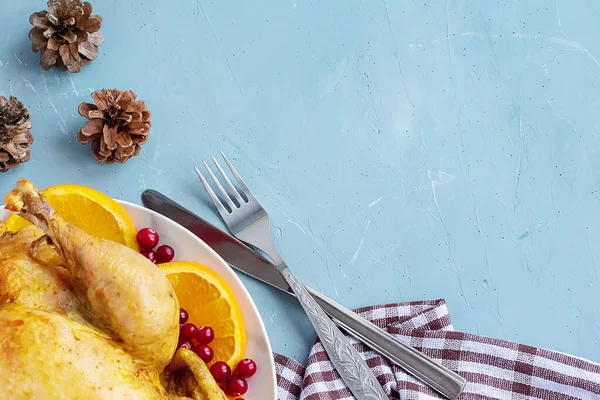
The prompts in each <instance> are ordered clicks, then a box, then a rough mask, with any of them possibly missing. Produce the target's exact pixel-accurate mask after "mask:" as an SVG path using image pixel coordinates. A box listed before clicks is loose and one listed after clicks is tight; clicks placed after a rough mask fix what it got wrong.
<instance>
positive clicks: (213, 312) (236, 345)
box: [159, 261, 246, 368]
mask: <svg viewBox="0 0 600 400" xmlns="http://www.w3.org/2000/svg"><path fill="white" fill-rule="evenodd" d="M159 267H160V269H161V270H162V271H163V272H164V273H165V274H166V275H167V278H168V279H169V281H171V284H172V285H173V289H174V290H175V293H176V294H177V299H178V300H179V305H180V306H181V307H182V308H184V309H185V310H186V311H187V312H188V314H189V316H190V319H189V322H191V323H193V324H194V325H196V326H203V325H204V326H211V327H212V328H213V329H214V330H215V339H214V340H213V341H212V342H211V343H210V344H209V346H210V347H212V349H213V350H214V352H215V357H214V358H213V362H215V361H225V362H226V363H228V364H229V365H230V366H231V367H232V368H234V367H235V366H236V365H237V363H238V362H239V361H240V360H241V359H242V358H244V354H245V352H246V330H245V328H244V318H243V316H242V310H241V309H240V306H239V304H238V302H237V300H236V299H235V295H234V294H233V291H232V290H231V288H230V287H229V285H228V284H227V282H225V280H224V279H223V278H221V277H220V276H219V275H218V274H217V273H216V272H215V271H213V270H212V269H210V268H208V267H207V266H205V265H202V264H199V263H196V262H192V261H177V262H171V263H165V264H160V265H159ZM210 364H212V363H209V365H210Z"/></svg>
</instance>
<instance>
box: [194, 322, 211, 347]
mask: <svg viewBox="0 0 600 400" xmlns="http://www.w3.org/2000/svg"><path fill="white" fill-rule="evenodd" d="M214 338H215V331H214V330H213V328H211V327H210V326H201V327H200V328H198V330H197V331H196V336H194V339H196V340H197V341H198V343H202V344H209V343H210V342H212V341H213V339H214Z"/></svg>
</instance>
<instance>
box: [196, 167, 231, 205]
mask: <svg viewBox="0 0 600 400" xmlns="http://www.w3.org/2000/svg"><path fill="white" fill-rule="evenodd" d="M194 169H195V170H196V174H198V178H200V181H201V182H202V184H203V185H204V189H206V191H207V192H208V195H209V196H210V199H211V200H212V202H213V203H214V205H215V207H217V210H218V211H219V213H220V214H221V215H225V214H229V211H228V210H227V209H226V208H225V206H224V205H223V203H221V200H219V198H218V197H217V195H216V194H215V192H214V191H213V190H212V188H211V187H210V185H209V184H208V182H207V181H206V179H204V175H202V172H200V170H199V169H198V168H197V167H194Z"/></svg>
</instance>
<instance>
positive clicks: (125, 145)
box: [77, 89, 151, 164]
mask: <svg viewBox="0 0 600 400" xmlns="http://www.w3.org/2000/svg"><path fill="white" fill-rule="evenodd" d="M92 98H93V99H94V102H95V104H90V103H81V104H80V105H79V114H80V115H81V116H82V117H86V118H87V119H89V120H90V122H88V123H87V124H85V125H84V126H83V127H82V128H81V130H80V131H79V133H78V134H77V140H78V141H79V143H82V144H86V143H88V142H92V154H93V155H94V158H95V159H96V161H98V162H101V163H105V164H112V163H114V162H115V161H116V162H119V163H121V164H122V163H124V162H125V161H127V160H129V159H130V158H131V157H133V156H137V155H138V154H140V150H141V146H142V145H143V144H144V143H146V142H147V141H148V132H150V127H151V124H150V111H148V109H147V108H146V102H145V101H136V100H135V98H136V94H135V93H134V92H133V91H131V90H116V89H113V90H109V89H103V90H98V91H96V92H94V93H92Z"/></svg>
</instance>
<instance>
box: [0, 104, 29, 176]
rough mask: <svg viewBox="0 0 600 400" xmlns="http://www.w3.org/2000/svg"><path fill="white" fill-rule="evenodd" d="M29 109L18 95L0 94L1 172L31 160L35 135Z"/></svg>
mask: <svg viewBox="0 0 600 400" xmlns="http://www.w3.org/2000/svg"><path fill="white" fill-rule="evenodd" d="M29 129H31V121H30V120H29V113H28V112H27V109H26V108H25V106H24V105H23V103H21V102H20V101H19V100H17V98H16V97H13V96H10V98H9V99H7V98H6V97H3V96H0V172H6V171H8V170H9V169H11V168H15V167H18V166H19V164H21V163H24V162H27V161H29V155H30V146H31V144H32V143H33V136H32V135H31V132H30V131H29Z"/></svg>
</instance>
